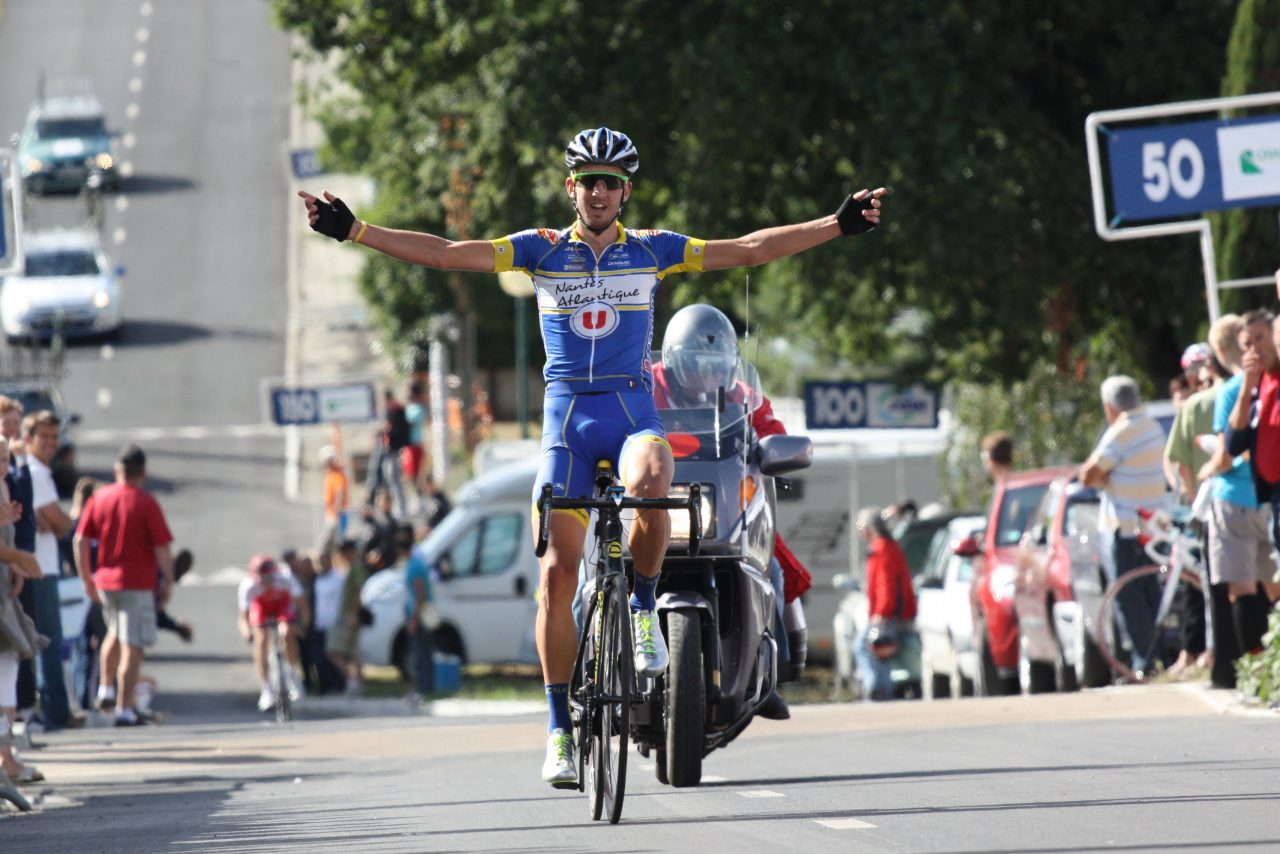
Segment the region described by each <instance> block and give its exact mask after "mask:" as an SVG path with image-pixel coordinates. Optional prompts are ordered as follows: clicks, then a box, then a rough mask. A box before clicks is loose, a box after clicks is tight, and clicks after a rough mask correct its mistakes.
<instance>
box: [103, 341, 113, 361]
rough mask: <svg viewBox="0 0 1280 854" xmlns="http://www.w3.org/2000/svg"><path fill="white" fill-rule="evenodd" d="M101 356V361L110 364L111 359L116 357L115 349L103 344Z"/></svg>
mask: <svg viewBox="0 0 1280 854" xmlns="http://www.w3.org/2000/svg"><path fill="white" fill-rule="evenodd" d="M101 355H102V361H104V362H110V361H111V360H112V359H114V358H115V357H116V348H115V347H112V346H111V345H110V344H103V345H102V350H101Z"/></svg>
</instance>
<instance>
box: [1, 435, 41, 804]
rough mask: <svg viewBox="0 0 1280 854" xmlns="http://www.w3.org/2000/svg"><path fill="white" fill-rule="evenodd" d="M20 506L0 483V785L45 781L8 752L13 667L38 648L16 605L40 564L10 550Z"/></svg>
mask: <svg viewBox="0 0 1280 854" xmlns="http://www.w3.org/2000/svg"><path fill="white" fill-rule="evenodd" d="M0 455H3V457H4V459H5V462H6V463H7V462H8V456H9V450H8V443H7V442H3V441H0ZM21 512H22V505H20V504H19V503H17V502H15V501H13V500H11V496H10V494H9V490H8V486H7V485H6V484H0V785H5V783H6V781H5V778H6V777H7V778H8V780H9V781H12V782H15V783H34V782H38V781H40V780H43V779H44V775H43V774H41V773H40V771H39V770H37V769H36V767H35V766H33V765H24V764H23V763H22V762H21V761H19V759H18V755H17V754H16V753H15V752H14V749H13V724H14V721H15V719H16V717H17V707H18V662H19V661H22V660H24V659H30V658H32V657H34V656H35V655H36V653H37V652H38V651H39V650H40V649H41V641H42V640H43V638H41V637H40V636H39V635H38V634H37V633H36V628H35V623H34V622H33V621H32V619H31V618H30V617H29V616H27V613H26V612H25V611H24V610H23V609H22V605H21V603H20V602H19V601H18V592H19V590H20V589H21V587H22V585H23V583H24V581H25V580H28V579H30V580H34V579H38V578H40V577H41V576H42V573H41V571H40V564H39V563H38V562H37V561H36V559H35V556H34V555H32V554H31V553H30V552H26V551H22V550H20V549H16V548H14V546H13V530H14V524H13V523H14V521H15V520H16V519H17V517H18V515H19V514H20V513H21Z"/></svg>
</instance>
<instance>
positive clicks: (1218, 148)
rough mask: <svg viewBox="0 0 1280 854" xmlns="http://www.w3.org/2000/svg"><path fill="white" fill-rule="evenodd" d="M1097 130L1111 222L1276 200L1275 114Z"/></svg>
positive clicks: (1279, 195)
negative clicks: (1103, 148) (1105, 159)
mask: <svg viewBox="0 0 1280 854" xmlns="http://www.w3.org/2000/svg"><path fill="white" fill-rule="evenodd" d="M1103 132H1104V133H1105V134H1106V136H1107V151H1108V156H1109V158H1110V161H1111V164H1110V166H1111V168H1110V173H1111V196H1112V206H1111V208H1112V211H1113V212H1114V213H1113V225H1119V224H1121V223H1126V222H1139V221H1150V220H1161V219H1174V218H1177V217H1182V216H1187V215H1195V214H1201V213H1204V212H1206V211H1214V210H1224V209H1226V208H1239V207H1265V206H1270V205H1280V117H1277V116H1257V117H1253V118H1247V119H1238V120H1233V121H1227V120H1215V121H1202V122H1188V123H1185V124H1176V125H1147V126H1143V127H1126V128H1122V129H1118V130H1112V129H1109V128H1103Z"/></svg>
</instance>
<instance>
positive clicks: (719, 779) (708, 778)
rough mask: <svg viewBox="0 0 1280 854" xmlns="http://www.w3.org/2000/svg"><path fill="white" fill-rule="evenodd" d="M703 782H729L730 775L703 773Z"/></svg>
mask: <svg viewBox="0 0 1280 854" xmlns="http://www.w3.org/2000/svg"><path fill="white" fill-rule="evenodd" d="M702 782H704V783H727V782H729V778H728V777H717V776H716V775H714V774H703V775H702Z"/></svg>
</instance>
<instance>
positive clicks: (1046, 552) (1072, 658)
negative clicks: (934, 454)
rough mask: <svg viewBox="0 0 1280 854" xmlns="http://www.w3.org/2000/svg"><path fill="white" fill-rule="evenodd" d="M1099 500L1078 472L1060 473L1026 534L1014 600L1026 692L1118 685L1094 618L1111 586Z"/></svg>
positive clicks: (1020, 674)
mask: <svg viewBox="0 0 1280 854" xmlns="http://www.w3.org/2000/svg"><path fill="white" fill-rule="evenodd" d="M1098 502H1099V494H1098V492H1097V491H1096V490H1093V489H1090V488H1088V487H1086V486H1084V485H1082V484H1081V483H1079V482H1078V481H1077V480H1076V478H1075V477H1074V476H1068V477H1061V478H1058V479H1057V480H1055V481H1054V482H1053V484H1052V485H1051V486H1050V487H1049V489H1048V491H1047V492H1046V493H1045V496H1044V501H1043V502H1042V503H1041V505H1040V507H1039V508H1038V509H1037V510H1036V512H1035V516H1034V518H1033V519H1032V522H1031V528H1030V529H1029V530H1028V531H1027V534H1026V536H1025V537H1023V540H1022V549H1021V552H1020V554H1019V558H1018V575H1017V582H1016V587H1017V589H1016V592H1015V594H1014V602H1015V609H1016V611H1017V618H1018V635H1019V644H1018V653H1019V658H1018V679H1019V682H1020V683H1021V686H1022V690H1023V691H1025V692H1026V693H1029V694H1039V693H1042V692H1045V691H1052V690H1054V689H1055V688H1056V689H1057V690H1059V691H1075V690H1076V689H1078V688H1080V687H1081V686H1088V687H1098V686H1101V685H1106V684H1108V683H1109V682H1110V679H1111V672H1110V670H1109V669H1108V668H1107V664H1106V662H1105V661H1104V660H1103V658H1102V655H1101V653H1099V652H1098V648H1097V643H1096V641H1095V640H1094V637H1093V635H1094V633H1095V631H1096V630H1095V628H1094V626H1093V615H1094V614H1096V613H1097V609H1098V603H1099V600H1100V599H1101V596H1102V593H1103V592H1104V591H1105V590H1106V580H1105V579H1104V578H1103V576H1102V570H1101V568H1100V564H1101V555H1100V554H1099V551H1098V548H1099V543H1098Z"/></svg>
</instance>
